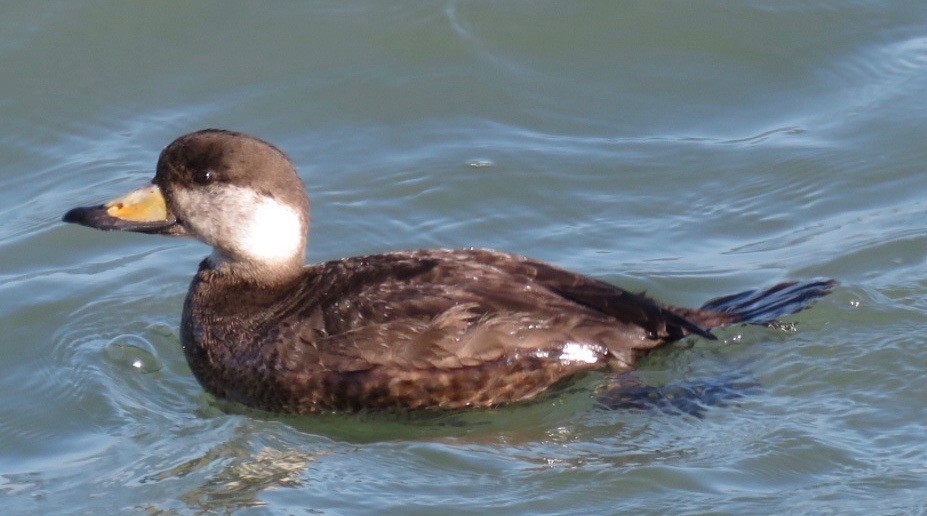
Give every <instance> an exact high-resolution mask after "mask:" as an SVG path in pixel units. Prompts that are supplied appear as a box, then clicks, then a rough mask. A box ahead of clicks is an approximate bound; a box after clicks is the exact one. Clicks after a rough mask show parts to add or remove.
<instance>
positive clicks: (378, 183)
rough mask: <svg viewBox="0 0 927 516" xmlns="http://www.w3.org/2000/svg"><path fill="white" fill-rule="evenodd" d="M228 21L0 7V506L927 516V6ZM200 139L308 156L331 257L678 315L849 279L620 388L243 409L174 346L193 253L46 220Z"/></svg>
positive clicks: (170, 13)
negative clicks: (680, 310) (430, 261)
mask: <svg viewBox="0 0 927 516" xmlns="http://www.w3.org/2000/svg"><path fill="white" fill-rule="evenodd" d="M216 7H217V6H216V5H211V4H207V3H197V4H190V5H181V4H175V5H171V6H170V8H167V9H166V8H164V6H163V5H160V4H147V3H124V4H118V5H113V4H102V3H96V2H91V1H86V0H79V1H74V2H69V3H66V4H60V5H46V4H36V3H31V2H20V1H17V2H7V3H6V4H4V6H3V7H0V14H2V16H0V34H2V36H0V62H2V64H3V70H4V80H3V81H0V91H2V93H3V95H2V96H0V98H2V99H3V101H0V119H2V120H3V121H4V130H3V131H0V156H2V159H0V217H2V219H3V224H0V328H3V338H2V339H0V512H2V513H3V514H44V513H59V512H78V513H111V512H118V511H138V510H143V511H146V512H151V513H162V512H163V513H190V512H235V511H240V512H252V511H258V512H260V511H265V510H266V511H267V512H272V513H302V512H309V511H320V512H332V513H348V514H355V513H360V512H397V513H400V512H401V513H403V514H405V513H409V512H435V511H436V510H450V511H453V510H457V511H461V512H480V511H493V512H511V513H527V512H539V513H551V512H564V513H576V512H588V513H614V512H634V513H661V514H664V513H678V512H720V513H738V514H742V513H755V512H760V513H792V512H796V511H805V512H828V513H846V512H867V513H870V512H872V513H890V512H898V513H910V512H917V511H920V510H922V509H923V507H925V506H927V496H925V495H924V493H927V485H925V480H924V479H925V478H927V476H925V475H924V473H925V472H924V464H927V455H925V452H924V449H923V420H924V416H925V411H927V400H925V397H924V393H925V392H927V379H925V376H924V375H923V371H924V370H925V369H927V355H925V354H924V353H923V352H922V348H923V345H922V343H923V335H922V334H923V328H924V327H925V324H927V321H925V316H924V313H925V308H927V277H925V272H924V271H925V268H924V265H925V263H927V234H925V231H924V227H923V226H924V225H923V220H924V219H925V215H927V199H925V192H927V174H924V173H923V169H924V163H925V157H927V156H925V147H924V142H923V134H924V127H925V120H927V107H925V105H924V103H923V101H922V97H923V91H925V87H927V32H925V30H924V27H925V26H927V24H925V21H927V11H925V10H924V8H923V7H922V6H921V4H919V3H916V2H880V1H870V2H854V3H834V2H822V1H810V2H808V1H804V2H797V1H791V0H790V1H785V2H774V3H773V2H750V3H737V4H731V3H712V2H701V3H697V4H696V3H690V2H669V3H652V2H651V3H639V4H627V3H615V2H607V1H603V2H597V1H592V2H582V3H569V4H565V3H562V2H533V3H531V4H530V5H528V4H521V3H507V4H500V3H477V2H458V1H451V0H448V1H446V2H439V3H431V4H422V3H421V2H389V3H386V2H371V1H368V2H355V3H352V4H344V3H342V2H328V1H312V2H303V3H297V4H288V3H280V4H274V5H272V6H264V7H262V8H261V9H251V8H249V7H248V6H245V5H237V6H232V5H229V4H222V8H221V9H217V8H216ZM191 19H195V20H198V21H199V24H198V25H197V28H196V30H189V20H191ZM210 126H219V127H227V128H231V129H238V130H244V131H247V132H250V133H253V134H256V135H258V136H261V137H264V138H265V139H268V140H270V141H272V142H274V143H275V144H277V145H279V146H280V147H281V148H282V149H284V150H285V151H286V152H287V153H288V154H290V155H291V157H292V158H293V159H294V161H295V162H296V163H297V164H298V168H299V171H300V174H301V176H302V177H303V178H304V179H305V180H306V182H307V185H308V188H309V192H310V196H311V198H312V201H313V233H312V235H311V237H310V245H309V256H310V257H311V259H312V260H314V261H321V260H325V259H329V258H335V257H341V256H347V255H358V254H365V253H372V252H379V251H384V250H393V249H408V248H419V247H464V246H479V247H495V248H501V249H505V250H509V251H514V252H518V253H522V254H527V255H531V256H534V257H537V258H540V259H543V260H548V261H552V262H554V263H557V264H560V265H563V266H566V267H569V268H571V269H575V270H578V271H581V272H584V273H586V274H589V275H592V276H595V277H597V278H599V279H603V280H605V281H611V282H615V283H619V284H621V285H622V286H624V287H626V288H629V289H632V290H646V291H648V293H650V294H651V295H653V296H655V297H657V298H659V299H661V300H665V301H667V302H670V303H673V304H680V305H698V304H700V303H702V302H704V301H705V300H707V299H709V298H712V297H715V296H718V295H723V294H729V293H732V292H738V291H742V290H745V289H749V288H756V287H760V286H763V285H770V284H773V283H775V282H777V281H782V280H786V279H801V278H812V277H835V278H837V279H839V280H840V281H841V286H840V287H839V288H838V289H837V290H836V291H835V292H834V293H833V294H832V295H831V296H829V297H828V298H826V299H825V300H823V301H822V302H820V303H818V304H817V305H816V306H815V307H814V308H813V309H811V310H808V311H805V312H802V313H800V314H798V315H796V316H794V317H790V318H789V319H788V320H787V321H785V324H786V326H785V327H787V328H788V329H789V331H780V330H775V329H768V328H755V327H740V328H730V329H726V330H723V331H721V332H720V333H719V335H718V336H719V340H718V341H717V342H708V341H704V340H699V339H691V340H687V341H685V342H683V343H681V344H678V345H675V346H672V347H669V348H666V349H662V350H660V351H659V352H657V353H655V354H653V355H652V356H650V357H649V358H648V359H647V360H645V362H644V363H643V365H642V367H641V369H640V370H639V371H637V372H636V373H635V376H634V378H636V380H635V381H636V382H639V383H635V384H633V385H630V386H629V385H628V384H627V383H624V384H623V387H624V390H623V391H622V390H618V391H615V390H613V389H610V388H613V387H615V386H616V385H615V384H616V382H617V384H621V380H624V381H625V382H626V381H627V379H626V378H625V379H615V378H609V377H606V376H603V375H590V376H588V377H585V378H582V379H579V380H578V381H576V382H575V383H573V384H571V385H569V386H566V388H565V389H563V390H561V391H559V392H557V393H554V394H552V395H550V396H548V397H544V398H542V399H540V400H538V401H536V402H533V403H526V404H522V405H518V406H513V407H504V408H498V409H493V410H481V411H474V412H454V413H424V414H354V415H344V414H328V415H321V416H314V417H301V418H295V417H288V416H278V415H273V414H266V413H259V412H255V411H250V410H247V409H243V408H241V407H240V406H234V405H229V404H227V403H224V402H221V401H218V400H215V399H214V398H212V397H210V396H208V395H206V394H204V393H203V391H202V389H201V388H200V387H199V385H198V384H197V383H196V381H195V380H194V379H193V377H192V375H191V373H190V371H189V368H188V367H187V365H186V362H185V360H184V357H183V353H182V351H181V350H180V346H179V339H178V332H177V327H178V324H179V314H180V310H181V305H182V302H183V298H184V295H185V292H186V289H187V286H188V284H189V281H190V278H191V276H192V275H193V273H194V271H195V269H196V265H197V263H198V262H199V260H200V259H201V258H202V257H203V256H204V255H205V254H207V253H208V250H207V249H206V248H205V247H204V246H202V245H201V244H198V243H194V242H190V241H185V240H180V239H173V240H172V239H165V238H155V237H150V236H144V235H116V234H106V233H102V232H92V231H89V230H88V231H83V230H81V229H80V228H75V227H64V226H63V225H62V224H61V223H60V222H59V220H60V216H61V214H62V213H63V212H64V211H65V210H66V209H67V208H70V207H72V206H76V205H86V204H91V203H95V202H101V201H103V200H105V199H108V198H111V197H112V196H113V195H114V194H117V193H120V192H124V191H127V190H129V189H131V188H133V187H136V186H138V185H139V184H141V183H143V182H145V181H148V180H150V177H151V174H152V172H153V168H154V164H155V160H156V159H157V155H158V152H159V151H160V149H161V147H162V146H163V145H165V144H167V143H168V142H170V141H171V140H172V139H173V138H174V137H176V136H177V135H179V134H182V133H186V132H189V131H191V130H196V129H200V128H204V127H210ZM635 389H636V390H635ZM609 393H610V394H611V395H612V398H611V403H610V404H609V398H608V395H609ZM642 400H644V401H646V402H642ZM693 400H694V401H693ZM654 406H656V407H657V408H660V407H663V408H664V409H666V410H652V407H654ZM609 407H610V408H609ZM615 408H619V409H618V410H614V409H615ZM436 508H439V509H436Z"/></svg>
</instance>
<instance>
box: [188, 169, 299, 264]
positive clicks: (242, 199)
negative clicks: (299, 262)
mask: <svg viewBox="0 0 927 516" xmlns="http://www.w3.org/2000/svg"><path fill="white" fill-rule="evenodd" d="M174 200H175V201H176V204H177V208H178V210H179V211H181V213H179V215H180V218H181V219H183V221H184V223H185V225H186V226H187V227H188V228H190V229H191V230H192V231H193V233H194V234H195V235H196V236H197V237H198V238H199V239H200V240H202V241H203V242H205V243H207V244H209V245H211V246H213V250H214V252H213V255H212V258H211V261H212V262H213V263H214V264H218V263H221V262H225V261H229V260H233V261H234V260H241V259H245V260H249V261H256V262H268V263H273V262H280V261H286V260H290V259H293V258H294V257H296V256H299V255H300V254H301V253H302V252H303V249H302V247H303V246H304V245H305V236H306V230H307V228H306V227H304V225H303V222H302V218H301V216H300V213H299V211H298V210H296V209H294V208H292V207H290V206H288V205H286V204H283V203H281V202H278V201H276V200H275V199H273V198H271V197H268V196H265V195H260V194H258V193H257V192H255V191H254V190H252V189H250V188H243V187H240V186H234V185H219V186H217V187H214V188H208V189H182V188H178V189H176V190H175V191H174Z"/></svg>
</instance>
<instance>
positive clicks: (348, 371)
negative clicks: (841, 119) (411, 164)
mask: <svg viewBox="0 0 927 516" xmlns="http://www.w3.org/2000/svg"><path fill="white" fill-rule="evenodd" d="M154 184H155V185H157V187H158V188H156V189H154V191H155V194H156V195H163V197H164V201H165V202H166V205H167V207H168V208H169V212H170V213H168V214H167V215H166V216H165V218H164V220H163V221H151V220H146V221H145V222H144V223H136V222H133V221H129V220H122V219H118V220H114V217H113V216H112V214H111V213H107V212H106V211H105V207H91V208H77V209H75V210H72V211H71V212H68V214H67V215H66V216H65V220H66V221H69V222H76V223H79V224H83V225H88V226H92V227H99V228H105V229H120V230H130V231H142V232H146V233H163V234H169V235H192V236H194V237H197V238H199V239H200V240H202V241H204V242H206V243H208V244H210V245H211V246H213V254H212V255H211V256H210V258H208V259H206V260H204V261H203V262H202V263H201V264H200V268H199V271H198V273H197V275H196V277H195V278H194V280H193V283H192V285H191V286H190V291H189V294H188V296H187V299H186V302H185V303H184V310H183V322H182V326H181V340H182V343H183V346H184V351H185V353H186V356H187V359H188V361H189V363H190V367H191V369H192V370H193V373H194V374H195V375H196V378H197V379H198V380H199V381H200V383H202V385H203V386H204V387H205V388H206V390H208V391H209V392H211V393H213V394H215V395H217V396H220V397H223V398H227V399H230V400H234V401H238V402H241V403H244V404H246V405H249V406H252V407H257V408H262V409H266V410H271V411H279V412H290V413H310V412H318V411H327V410H358V409H366V408H372V409H380V408H406V409H422V408H446V409H453V408H464V407H489V406H493V405H499V404H503V403H510V402H516V401H522V400H527V399H531V398H533V397H534V396H536V395H537V394H539V393H541V392H543V391H544V390H546V389H548V388H549V387H551V386H553V385H555V384H557V383H559V382H562V381H563V380H565V379H568V378H569V377H571V376H574V375H576V374H579V373H583V372H586V371H591V370H602V369H610V370H613V371H626V370H629V369H631V368H632V367H634V365H635V363H636V362H637V360H638V359H639V358H640V357H641V356H643V355H645V354H646V353H648V352H649V351H651V350H652V349H654V348H656V347H658V346H661V345H663V344H666V343H668V342H672V341H674V340H677V339H680V338H683V337H686V336H688V335H697V336H702V337H706V338H710V339H711V338H714V337H713V336H712V335H711V333H709V330H710V329H711V328H713V327H717V326H721V325H724V324H730V323H737V322H749V323H755V324H770V323H772V322H774V320H775V318H777V317H779V316H782V315H785V314H789V313H793V312H796V311H798V310H801V309H803V308H805V307H806V306H808V304H809V303H811V302H812V301H814V300H815V299H817V298H819V297H820V296H823V295H825V294H827V293H828V292H829V289H830V288H831V287H832V286H833V284H834V283H833V282H832V281H829V280H825V281H815V282H809V283H784V284H781V285H776V286H774V287H772V288H769V289H767V290H760V291H751V292H746V293H743V294H737V295H734V296H728V297H724V298H719V299H717V300H714V301H712V302H710V303H708V304H706V305H705V306H703V307H702V308H699V309H684V308H675V307H671V306H666V305H662V304H660V303H657V302H655V301H653V300H651V299H648V298H646V297H644V296H643V295H639V294H633V293H630V292H627V291H625V290H622V289H620V288H618V287H615V286H613V285H609V284H607V283H603V282H601V281H597V280H594V279H591V278H587V277H585V276H582V275H580V274H576V273H573V272H569V271H567V270H564V269H561V268H558V267H554V266H552V265H548V264H545V263H542V262H539V261H536V260H532V259H529V258H524V257H521V256H517V255H513V254H508V253H502V252H497V251H492V250H484V249H468V250H421V251H407V252H397V253H389V254H381V255H375V256H365V257H356V258H346V259H343V260H338V261H333V262H328V263H323V264H319V265H311V266H303V265H302V263H303V260H304V255H303V249H304V247H305V238H306V233H307V232H308V226H309V215H308V212H309V204H308V198H307V197H306V195H305V191H304V189H303V186H302V183H301V181H300V180H299V178H298V176H297V175H296V172H295V170H294V169H293V167H292V165H291V163H290V161H289V160H288V159H287V158H286V156H285V155H284V154H283V153H282V152H280V151H279V150H278V149H276V148H275V147H273V146H271V145H270V144H267V143H265V142H263V141H261V140H258V139H256V138H253V137H250V136H247V135H243V134H240V133H233V132H229V131H219V130H206V131H200V132H197V133H192V134H189V135H186V136H183V137H181V138H178V139H177V140H176V141H175V142H173V143H172V144H171V145H169V146H168V147H167V148H166V149H165V150H164V151H163V152H162V155H161V158H160V159H159V161H158V170H157V174H156V176H155V179H154ZM148 190H152V189H150V188H149V189H148ZM148 190H146V195H148V194H149V193H151V192H149V191H148ZM155 200H156V201H157V199H155ZM146 202H148V201H146ZM259 207H260V209H258V208H259ZM291 212H292V213H295V214H297V215H298V216H294V217H283V218H282V220H283V221H284V222H285V224H282V225H281V223H280V222H277V223H274V224H270V225H269V226H268V224H267V220H266V216H264V215H263V214H266V213H291ZM278 218H281V217H278ZM277 226H280V227H282V228H283V229H284V231H281V233H280V234H281V236H280V237H279V238H287V235H289V238H291V239H293V241H292V242H283V243H277V242H271V243H272V244H273V245H272V247H273V249H272V251H273V252H270V251H268V249H263V248H262V249H258V248H255V244H254V242H264V243H265V244H266V240H267V239H266V238H264V236H263V235H257V236H256V235H255V230H254V228H271V229H272V228H273V227H277ZM294 233H295V234H294ZM287 248H290V249H293V251H292V253H291V254H292V256H288V255H283V256H281V255H280V253H279V250H281V249H287Z"/></svg>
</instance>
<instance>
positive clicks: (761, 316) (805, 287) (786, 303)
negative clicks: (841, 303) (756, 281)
mask: <svg viewBox="0 0 927 516" xmlns="http://www.w3.org/2000/svg"><path fill="white" fill-rule="evenodd" d="M836 284H837V282H836V281H834V280H831V279H827V280H814V281H807V282H796V281H792V282H788V283H780V284H778V285H776V286H773V287H770V288H766V289H756V290H748V291H746V292H741V293H739V294H734V295H731V296H724V297H719V298H715V299H712V300H711V301H709V302H707V303H705V304H704V305H702V307H701V308H700V309H699V310H697V311H696V312H697V313H698V314H699V315H698V316H696V317H694V320H695V321H696V322H703V324H706V325H707V326H708V327H714V326H720V325H723V324H730V323H748V324H763V325H770V324H774V323H776V320H777V319H778V318H779V317H782V316H785V315H789V314H794V313H795V312H800V311H801V310H804V309H805V308H808V307H809V306H811V304H812V303H813V302H814V301H815V300H817V299H818V298H820V297H823V296H826V295H827V294H830V291H831V289H832V288H833V287H834V285H836Z"/></svg>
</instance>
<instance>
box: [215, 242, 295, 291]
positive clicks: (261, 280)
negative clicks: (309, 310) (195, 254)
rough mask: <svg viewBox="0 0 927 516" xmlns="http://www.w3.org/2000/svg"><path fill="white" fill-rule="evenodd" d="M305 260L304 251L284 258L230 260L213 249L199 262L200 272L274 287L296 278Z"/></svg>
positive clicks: (239, 281)
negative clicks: (211, 252) (271, 259)
mask: <svg viewBox="0 0 927 516" xmlns="http://www.w3.org/2000/svg"><path fill="white" fill-rule="evenodd" d="M304 262H305V252H301V253H298V254H297V255H294V256H292V257H290V258H288V259H286V260H274V261H254V260H230V259H228V258H226V257H224V256H223V255H222V254H220V253H218V252H216V251H214V252H213V254H211V255H210V256H209V257H207V258H206V259H205V260H203V262H202V263H201V264H200V273H201V274H203V273H204V272H205V273H207V275H208V276H212V277H215V278H221V279H222V280H223V281H224V282H227V283H244V284H254V285H257V286H262V287H274V286H277V285H283V284H288V283H290V282H292V281H293V280H294V279H295V278H297V277H298V276H299V275H300V274H301V272H302V270H303V264H304Z"/></svg>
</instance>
